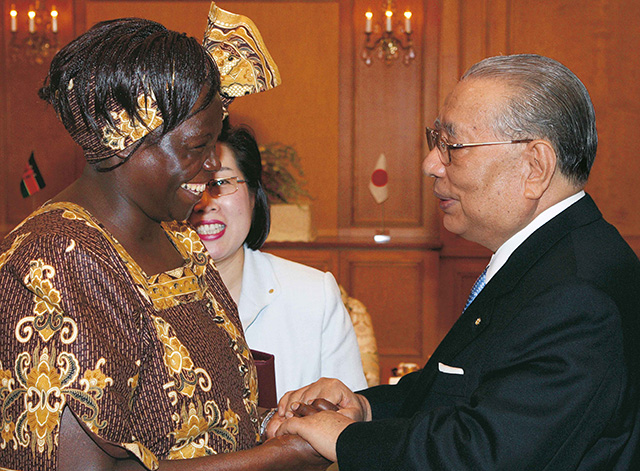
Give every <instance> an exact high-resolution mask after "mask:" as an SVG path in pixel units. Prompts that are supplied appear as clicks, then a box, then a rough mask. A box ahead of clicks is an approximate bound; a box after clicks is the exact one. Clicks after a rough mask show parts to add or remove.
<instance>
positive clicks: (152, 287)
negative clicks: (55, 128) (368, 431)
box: [0, 203, 258, 471]
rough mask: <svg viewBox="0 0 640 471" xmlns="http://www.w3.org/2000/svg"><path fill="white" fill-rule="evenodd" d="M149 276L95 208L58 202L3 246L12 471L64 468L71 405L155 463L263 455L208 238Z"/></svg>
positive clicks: (187, 234) (173, 233)
mask: <svg viewBox="0 0 640 471" xmlns="http://www.w3.org/2000/svg"><path fill="white" fill-rule="evenodd" d="M164 228H165V231H166V233H167V236H168V237H169V239H170V240H171V241H172V243H173V244H174V246H175V247H176V249H177V250H178V251H179V252H180V253H181V254H182V256H183V258H184V260H185V263H184V265H183V266H182V267H180V268H177V269H175V270H172V271H170V272H165V273H162V274H159V275H154V276H147V275H146V274H145V273H144V272H143V271H142V269H141V268H140V267H139V266H138V265H137V264H136V262H135V261H134V260H133V259H132V258H131V257H130V256H129V255H128V254H127V252H126V251H125V250H124V248H123V247H122V246H121V245H120V244H119V243H118V241H117V240H115V238H114V237H113V236H112V235H110V234H109V232H108V231H107V230H106V229H105V228H104V227H102V226H101V225H100V223H99V222H98V221H96V220H95V219H94V218H93V217H92V216H91V215H90V214H89V213H88V212H87V211H86V210H84V209H83V208H81V207H79V206H76V205H73V204H70V203H51V204H47V205H45V206H43V207H42V208H41V209H39V210H37V211H36V212H35V213H33V214H32V215H31V216H30V217H29V218H27V219H26V220H25V221H24V222H23V223H22V224H21V225H20V226H18V227H17V228H16V229H15V230H14V231H13V232H11V233H10V234H9V235H8V236H7V237H6V238H5V240H4V241H3V242H2V244H1V245H0V405H1V406H2V417H1V420H0V426H1V427H0V469H11V470H24V471H27V470H28V471H31V470H55V469H56V468H57V450H58V435H59V424H60V418H61V415H62V411H63V409H64V407H66V406H68V407H70V408H71V410H72V411H73V412H74V413H75V415H76V417H78V418H79V419H80V420H82V421H83V422H84V423H85V424H86V427H87V428H88V429H89V430H91V431H92V432H93V433H94V434H95V435H96V436H97V438H98V440H99V441H100V440H103V441H106V442H108V443H110V444H115V445H117V446H119V447H121V448H123V449H125V450H127V451H128V453H130V454H132V455H135V456H136V457H137V458H138V459H139V460H140V461H141V462H142V463H143V464H144V465H145V466H146V467H147V468H149V469H154V468H157V466H158V460H161V459H184V458H192V457H198V456H203V455H207V454H213V453H222V452H231V451H236V450H242V449H247V448H250V447H252V446H254V445H255V444H256V443H257V439H258V436H257V434H258V432H257V430H258V426H257V411H256V404H257V380H256V374H255V367H254V365H253V360H252V358H251V356H250V353H249V350H248V347H247V345H246V343H245V340H244V337H243V334H242V328H241V325H240V321H239V318H238V314H237V310H236V307H235V304H234V303H233V301H232V300H231V297H230V295H229V293H228V291H227V290H226V288H225V287H224V285H223V283H222V280H221V278H220V276H219V274H218V272H217V270H216V269H215V267H214V265H213V262H212V261H211V258H210V257H209V256H208V254H207V253H206V251H205V249H204V246H203V244H202V243H201V241H200V239H199V237H198V235H197V234H196V233H195V231H193V230H192V229H191V228H190V227H189V226H187V225H185V224H182V223H166V224H164Z"/></svg>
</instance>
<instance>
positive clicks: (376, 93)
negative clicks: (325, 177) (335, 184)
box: [339, 0, 438, 239]
mask: <svg viewBox="0 0 640 471" xmlns="http://www.w3.org/2000/svg"><path fill="white" fill-rule="evenodd" d="M436 3H437V2H433V1H428V2H427V1H416V0H407V1H405V2H395V4H396V15H397V16H401V15H402V12H403V11H404V10H405V9H410V10H411V11H412V13H413V16H412V30H413V33H412V38H413V43H414V49H415V53H416V60H415V61H413V62H412V63H410V64H409V65H405V64H403V63H402V60H401V59H399V60H397V61H395V62H392V63H390V64H386V63H384V62H382V61H380V60H379V59H378V58H374V59H373V61H372V64H371V65H369V66H367V65H366V64H365V63H364V61H363V60H362V58H361V53H362V49H363V45H364V40H365V35H364V13H365V12H366V11H367V10H369V9H370V10H371V11H372V12H373V14H374V24H375V23H376V21H380V18H381V16H382V13H383V10H382V4H381V3H379V2H373V3H372V2H369V1H366V0H354V1H352V2H351V1H350V2H343V4H342V6H341V64H342V65H343V67H342V68H341V82H340V83H341V98H340V114H341V123H344V126H343V127H342V129H344V130H345V132H347V133H349V136H345V137H342V138H341V147H340V161H341V163H340V178H341V181H340V194H339V198H340V202H339V205H340V208H341V210H340V214H339V226H340V229H341V234H351V235H359V236H364V235H367V234H368V235H369V236H372V235H373V234H374V233H375V230H376V229H377V228H380V226H381V219H382V218H383V217H384V218H385V224H386V226H387V227H388V228H390V230H391V234H392V235H395V234H397V235H399V236H411V237H415V236H422V237H424V238H431V239H436V238H437V232H436V233H434V231H433V229H434V228H436V227H437V226H435V225H434V221H435V211H434V208H433V205H432V199H431V198H430V197H429V196H428V192H427V191H425V181H424V178H423V177H422V173H421V170H420V164H421V162H422V160H423V157H424V144H425V143H424V140H425V139H424V125H425V118H424V116H425V109H426V108H428V114H429V116H430V118H429V119H431V120H432V119H433V118H434V117H435V115H434V109H435V108H436V106H434V100H433V94H432V91H433V90H434V89H435V87H436V83H437V73H436V72H437V58H436V57H437V52H436V48H435V47H434V45H433V44H432V43H431V42H429V41H428V39H436V47H437V37H438V34H437V31H438V23H437V22H434V21H433V19H432V18H431V17H426V16H425V13H426V12H430V13H432V14H437V6H434V5H436ZM434 18H437V15H435V16H434ZM427 28H431V29H429V30H427ZM396 35H398V34H397V33H396ZM377 37H378V35H376V34H375V31H374V33H373V34H372V38H377ZM434 65H435V67H434ZM427 70H428V73H424V72H425V71H427ZM345 90H347V91H346V92H345ZM380 154H385V156H386V158H387V171H388V174H389V186H388V188H389V199H388V200H387V201H386V202H385V203H384V208H381V206H380V205H378V204H376V203H375V201H374V200H373V198H372V196H371V194H370V192H369V189H368V185H369V181H370V177H371V173H372V171H373V168H374V166H375V163H376V161H377V159H378V157H379V156H380ZM383 210H384V216H383V214H382V211H383Z"/></svg>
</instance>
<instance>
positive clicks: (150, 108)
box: [67, 79, 164, 164]
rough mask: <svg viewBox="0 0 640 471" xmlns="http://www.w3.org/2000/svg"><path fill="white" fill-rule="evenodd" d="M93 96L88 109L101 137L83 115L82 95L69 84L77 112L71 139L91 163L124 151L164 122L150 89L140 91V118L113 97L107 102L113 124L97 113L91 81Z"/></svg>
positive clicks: (70, 95) (93, 87) (71, 101)
mask: <svg viewBox="0 0 640 471" xmlns="http://www.w3.org/2000/svg"><path fill="white" fill-rule="evenodd" d="M88 87H89V90H90V93H88V94H87V95H86V96H87V97H88V100H89V103H88V109H89V113H90V115H91V116H93V117H94V119H95V120H96V121H97V123H98V127H99V129H100V130H101V133H100V134H99V135H98V134H96V133H95V132H93V131H92V130H91V128H90V127H89V125H88V124H87V123H85V122H84V120H83V119H82V115H81V113H80V104H79V103H78V94H77V93H76V89H75V86H74V83H73V79H71V80H70V81H69V84H68V85H67V88H68V90H69V95H68V96H69V106H70V108H71V112H72V113H73V118H74V122H75V123H76V124H75V126H74V128H73V129H70V130H69V131H70V134H71V137H72V138H73V139H74V140H75V141H76V142H77V143H78V144H79V145H80V146H81V147H82V149H83V150H84V155H85V158H86V159H87V162H88V163H90V164H94V163H98V162H101V161H103V160H106V159H108V158H110V157H113V156H114V155H117V153H118V152H119V151H121V150H124V149H126V148H127V147H129V146H130V145H132V144H134V143H136V142H137V141H139V140H140V139H142V138H143V137H144V136H146V135H147V134H149V133H150V132H151V131H153V130H154V129H156V128H157V127H158V126H160V125H162V123H163V122H164V121H163V119H162V115H161V114H160V110H159V109H158V105H157V103H156V99H155V96H154V95H153V92H151V90H149V91H148V92H146V93H145V92H144V91H142V90H140V91H139V94H138V99H137V107H136V110H137V112H138V116H137V117H136V116H129V114H128V113H127V112H126V111H125V110H124V108H123V107H122V106H121V105H120V104H119V103H117V102H116V101H115V100H114V99H113V98H111V97H110V98H109V99H108V100H107V110H109V115H110V116H111V119H112V121H113V125H112V124H111V123H109V122H108V121H107V120H106V119H103V118H101V117H100V115H98V114H97V113H96V112H95V92H94V89H95V83H94V81H93V80H91V81H90V82H89V84H88Z"/></svg>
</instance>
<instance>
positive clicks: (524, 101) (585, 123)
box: [462, 54, 598, 187]
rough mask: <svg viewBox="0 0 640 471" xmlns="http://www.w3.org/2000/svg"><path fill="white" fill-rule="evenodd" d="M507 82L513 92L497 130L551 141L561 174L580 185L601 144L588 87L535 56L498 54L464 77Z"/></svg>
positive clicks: (510, 135)
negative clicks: (599, 143)
mask: <svg viewBox="0 0 640 471" xmlns="http://www.w3.org/2000/svg"><path fill="white" fill-rule="evenodd" d="M482 78H488V79H498V80H504V81H505V82H506V83H507V84H508V85H509V86H510V87H511V89H512V90H513V94H512V95H511V96H510V97H508V100H507V104H506V109H504V110H499V112H498V113H497V116H498V117H497V119H496V122H495V132H496V134H497V135H498V136H503V137H504V138H507V139H546V140H548V141H549V142H550V143H551V144H552V145H553V148H554V150H555V151H556V154H557V156H558V168H559V170H560V172H561V173H562V174H563V175H564V176H565V177H566V178H568V179H569V180H570V181H571V182H572V183H574V184H575V185H577V186H580V187H582V186H584V184H585V183H586V182H587V179H588V178H589V171H590V170H591V166H592V165H593V161H594V159H595V156H596V149H597V146H598V135H597V132H596V116H595V111H594V109H593V104H592V103H591V98H590V97H589V92H587V89H586V87H585V86H584V85H583V83H582V82H581V81H580V79H578V77H576V75H575V74H574V73H573V72H571V71H570V70H569V69H568V68H567V67H565V66H564V65H562V64H561V63H559V62H558V61H555V60H553V59H550V58H548V57H544V56H539V55H535V54H516V55H510V56H495V57H489V58H487V59H484V60H482V61H480V62H478V63H477V64H475V65H473V66H472V67H471V68H470V69H469V70H467V72H465V74H464V75H463V76H462V80H469V79H482Z"/></svg>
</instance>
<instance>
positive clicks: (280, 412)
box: [261, 378, 371, 469]
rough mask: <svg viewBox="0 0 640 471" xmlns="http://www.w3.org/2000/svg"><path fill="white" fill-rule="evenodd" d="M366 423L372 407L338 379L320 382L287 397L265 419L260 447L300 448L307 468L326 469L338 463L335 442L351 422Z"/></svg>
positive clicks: (287, 394) (293, 392) (369, 417)
mask: <svg viewBox="0 0 640 471" xmlns="http://www.w3.org/2000/svg"><path fill="white" fill-rule="evenodd" d="M369 420H371V407H370V405H369V401H367V399H366V398H365V397H364V396H361V395H359V394H355V393H354V392H352V391H351V390H350V389H349V388H347V387H346V386H345V385H344V384H343V383H342V382H340V381H339V380H337V379H328V378H321V379H319V380H318V381H316V382H315V383H313V384H310V385H309V386H305V387H304V388H301V389H298V390H296V391H290V392H288V393H286V394H285V395H284V396H283V397H282V399H280V402H279V403H278V407H277V409H272V410H271V411H269V413H268V414H266V415H265V418H264V419H263V421H262V425H261V432H263V433H262V435H263V440H266V441H265V442H264V444H263V445H262V446H273V445H281V442H282V441H286V442H287V445H288V446H296V447H299V450H300V453H302V454H304V455H305V456H306V459H307V460H308V461H307V463H308V464H309V466H310V468H316V469H325V468H326V467H327V466H328V465H329V462H334V461H336V459H337V457H336V442H337V441H338V437H339V436H340V434H341V433H342V431H343V430H344V429H345V428H347V426H349V425H350V424H352V423H354V422H360V421H369ZM301 439H303V440H301ZM305 461H306V460H305Z"/></svg>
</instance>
